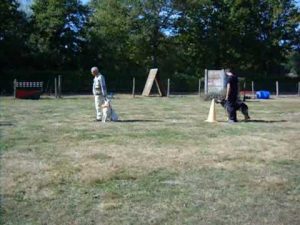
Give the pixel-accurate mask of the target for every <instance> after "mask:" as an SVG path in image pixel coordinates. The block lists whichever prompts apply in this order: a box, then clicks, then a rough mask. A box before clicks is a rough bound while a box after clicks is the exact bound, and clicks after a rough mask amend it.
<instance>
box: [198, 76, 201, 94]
mask: <svg viewBox="0 0 300 225" xmlns="http://www.w3.org/2000/svg"><path fill="white" fill-rule="evenodd" d="M198 94H199V96H201V79H200V78H199V84H198Z"/></svg>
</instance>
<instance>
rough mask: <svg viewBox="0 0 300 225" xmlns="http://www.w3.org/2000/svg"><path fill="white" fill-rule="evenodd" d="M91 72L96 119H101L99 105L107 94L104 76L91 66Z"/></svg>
mask: <svg viewBox="0 0 300 225" xmlns="http://www.w3.org/2000/svg"><path fill="white" fill-rule="evenodd" d="M91 73H92V75H93V76H94V83H93V95H94V96H95V108H96V120H97V121H101V119H102V110H101V105H102V104H103V102H104V99H105V98H106V95H107V90H106V84H105V78H104V76H103V75H102V74H101V73H99V70H98V68H97V67H92V68H91Z"/></svg>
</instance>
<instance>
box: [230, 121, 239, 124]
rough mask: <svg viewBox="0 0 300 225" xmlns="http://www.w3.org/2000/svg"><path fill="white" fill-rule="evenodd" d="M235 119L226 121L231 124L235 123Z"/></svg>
mask: <svg viewBox="0 0 300 225" xmlns="http://www.w3.org/2000/svg"><path fill="white" fill-rule="evenodd" d="M236 122H237V121H234V120H228V123H230V124H233V123H236Z"/></svg>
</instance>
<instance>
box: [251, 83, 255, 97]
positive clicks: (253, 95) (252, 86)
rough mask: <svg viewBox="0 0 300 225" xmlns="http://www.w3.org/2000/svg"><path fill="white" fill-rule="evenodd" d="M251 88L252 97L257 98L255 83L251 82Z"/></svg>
mask: <svg viewBox="0 0 300 225" xmlns="http://www.w3.org/2000/svg"><path fill="white" fill-rule="evenodd" d="M251 88H252V97H253V98H255V94H254V81H251Z"/></svg>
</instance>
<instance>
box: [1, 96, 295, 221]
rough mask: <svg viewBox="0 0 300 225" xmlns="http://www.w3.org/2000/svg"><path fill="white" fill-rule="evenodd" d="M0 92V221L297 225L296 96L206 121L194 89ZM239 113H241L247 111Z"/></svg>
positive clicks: (203, 104) (205, 107) (205, 108)
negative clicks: (233, 120) (96, 96)
mask: <svg viewBox="0 0 300 225" xmlns="http://www.w3.org/2000/svg"><path fill="white" fill-rule="evenodd" d="M112 103H113V106H114V108H115V109H116V111H117V112H118V114H119V116H120V120H121V121H120V122H117V123H106V124H102V123H96V122H94V114H95V112H94V105H93V98H92V97H80V98H71V97H70V98H65V99H60V100H54V99H42V100H40V101H31V100H28V101H22V100H13V99H11V98H1V107H2V109H3V110H1V112H0V113H1V119H0V125H1V126H0V129H1V144H0V147H1V173H0V182H1V183H0V185H1V215H0V217H1V220H2V221H1V223H2V224H206V225H207V224H278V225H279V224H292V225H293V224H298V221H300V218H299V215H298V211H299V210H300V209H299V200H300V197H299V196H300V190H299V185H300V180H299V172H300V167H299V165H300V162H299V159H300V156H299V147H300V141H299V136H300V131H299V123H300V120H299V113H298V112H299V110H300V109H299V103H300V99H299V98H290V99H288V98H286V99H280V98H279V99H272V100H269V101H249V102H248V103H247V104H248V106H249V108H250V115H251V117H252V119H253V121H252V122H251V121H250V122H243V121H242V122H240V123H238V124H234V125H230V124H227V123H226V122H224V121H225V119H226V116H225V112H224V110H223V109H222V108H221V107H220V106H219V105H216V110H217V119H218V120H219V121H220V122H219V123H214V124H212V123H206V122H204V120H205V119H206V118H207V114H208V111H209V107H210V102H203V101H202V100H200V99H199V98H198V97H196V96H187V97H180V98H179V97H172V98H141V97H137V98H135V99H132V98H130V97H129V96H126V95H119V96H118V95H117V96H116V98H115V99H113V102H112ZM239 118H240V119H242V117H241V115H240V114H239Z"/></svg>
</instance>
